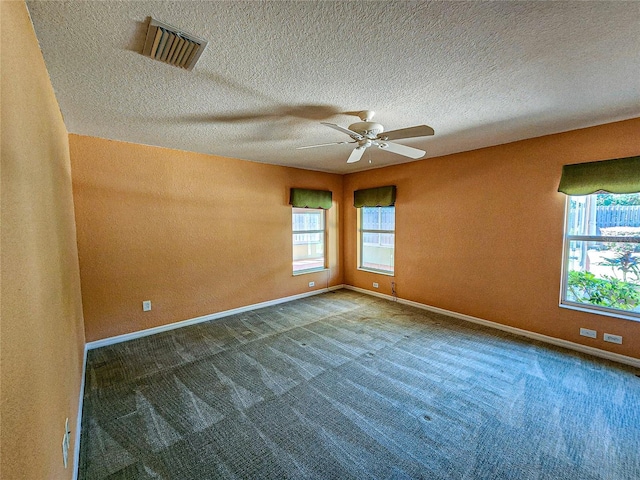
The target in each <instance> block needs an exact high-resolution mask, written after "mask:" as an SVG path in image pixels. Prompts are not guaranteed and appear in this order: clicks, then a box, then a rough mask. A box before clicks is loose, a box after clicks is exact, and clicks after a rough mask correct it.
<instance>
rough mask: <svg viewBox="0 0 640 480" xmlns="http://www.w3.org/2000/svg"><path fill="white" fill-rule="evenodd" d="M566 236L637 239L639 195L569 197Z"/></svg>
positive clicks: (639, 212) (603, 194) (639, 222)
mask: <svg viewBox="0 0 640 480" xmlns="http://www.w3.org/2000/svg"><path fill="white" fill-rule="evenodd" d="M567 233H568V234H569V235H606V236H622V237H628V236H633V237H640V194H638V193H633V194H622V195H615V194H611V193H598V194H594V195H583V196H573V197H569V216H568V219H567Z"/></svg>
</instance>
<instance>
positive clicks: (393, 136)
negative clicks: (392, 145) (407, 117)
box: [379, 125, 435, 140]
mask: <svg viewBox="0 0 640 480" xmlns="http://www.w3.org/2000/svg"><path fill="white" fill-rule="evenodd" d="M434 133H435V132H434V131H433V128H431V127H430V126H428V125H417V126H415V127H408V128H401V129H399V130H391V131H389V132H384V133H381V134H380V137H379V138H380V139H382V140H399V139H401V138H414V137H428V136H431V135H433V134H434Z"/></svg>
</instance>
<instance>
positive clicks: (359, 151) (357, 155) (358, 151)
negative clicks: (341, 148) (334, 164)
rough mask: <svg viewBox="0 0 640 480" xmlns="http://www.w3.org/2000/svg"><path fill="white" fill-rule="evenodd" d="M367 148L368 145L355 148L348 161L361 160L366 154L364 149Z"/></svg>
mask: <svg viewBox="0 0 640 480" xmlns="http://www.w3.org/2000/svg"><path fill="white" fill-rule="evenodd" d="M366 149H367V147H356V148H354V149H353V152H351V155H349V159H348V160H347V163H356V162H359V161H360V159H361V158H362V155H364V151H365V150H366Z"/></svg>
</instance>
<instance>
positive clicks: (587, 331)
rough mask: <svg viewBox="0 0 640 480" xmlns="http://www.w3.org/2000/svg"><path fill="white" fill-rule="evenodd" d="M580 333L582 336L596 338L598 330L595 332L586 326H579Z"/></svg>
mask: <svg viewBox="0 0 640 480" xmlns="http://www.w3.org/2000/svg"><path fill="white" fill-rule="evenodd" d="M580 335H582V336H583V337H589V338H597V337H598V332H596V331H595V330H590V329H588V328H581V329H580Z"/></svg>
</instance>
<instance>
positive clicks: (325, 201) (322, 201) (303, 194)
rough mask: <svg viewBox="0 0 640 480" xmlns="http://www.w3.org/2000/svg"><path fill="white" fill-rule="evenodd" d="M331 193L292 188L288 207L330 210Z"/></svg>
mask: <svg viewBox="0 0 640 480" xmlns="http://www.w3.org/2000/svg"><path fill="white" fill-rule="evenodd" d="M331 198H332V197H331V192H330V191H328V190H309V189H307V188H292V189H291V195H290V196H289V205H293V206H294V207H299V208H323V209H325V210H328V209H329V208H331Z"/></svg>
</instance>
